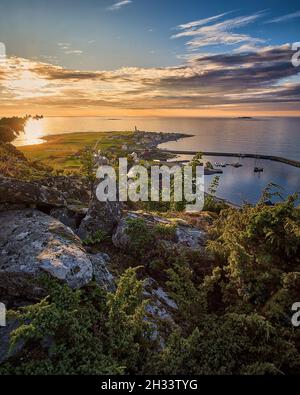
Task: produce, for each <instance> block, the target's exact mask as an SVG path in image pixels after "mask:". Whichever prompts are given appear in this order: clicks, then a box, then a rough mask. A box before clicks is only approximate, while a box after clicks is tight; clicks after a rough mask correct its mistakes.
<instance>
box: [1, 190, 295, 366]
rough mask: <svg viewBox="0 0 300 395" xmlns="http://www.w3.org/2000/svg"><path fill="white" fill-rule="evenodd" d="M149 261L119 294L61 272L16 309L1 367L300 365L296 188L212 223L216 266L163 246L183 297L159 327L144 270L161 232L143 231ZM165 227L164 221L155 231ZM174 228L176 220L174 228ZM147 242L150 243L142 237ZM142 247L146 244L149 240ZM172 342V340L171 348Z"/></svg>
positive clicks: (167, 278)
mask: <svg viewBox="0 0 300 395" xmlns="http://www.w3.org/2000/svg"><path fill="white" fill-rule="evenodd" d="M137 228H139V230H141V229H142V228H143V224H142V223H141V222H138V223H131V229H132V231H131V232H132V237H133V239H134V242H135V247H136V249H137V251H143V253H142V255H140V256H139V255H138V254H136V252H135V250H132V251H129V252H128V253H129V254H132V256H133V258H135V259H136V266H140V265H142V268H140V269H138V268H137V269H133V268H129V269H126V268H124V272H123V275H121V277H120V279H119V282H118V288H117V291H116V293H114V294H110V293H106V292H105V291H103V290H101V289H99V288H98V287H97V286H96V285H89V286H88V287H86V288H84V289H82V290H80V291H72V290H70V289H69V288H67V287H66V286H64V287H62V286H61V285H58V284H56V283H54V282H53V281H51V282H50V283H48V291H49V296H48V297H47V298H46V299H44V300H43V301H41V302H40V303H38V304H36V305H34V306H29V307H25V308H21V309H19V310H18V311H17V312H11V314H12V316H13V317H14V319H17V320H18V321H19V322H22V323H23V324H22V325H21V326H20V327H19V328H18V329H17V330H16V331H15V332H14V334H13V336H12V351H13V350H14V346H16V345H18V344H19V343H20V342H21V341H22V342H24V341H25V345H26V346H25V348H23V349H22V351H21V352H17V353H16V354H14V353H13V354H12V357H11V359H10V361H9V362H8V363H6V364H4V366H2V367H1V373H14V374H15V373H20V374H21V373H25V374H41V373H42V374H107V373H116V374H122V373H134V374H140V373H147V374H148V373H165V374H299V373H300V354H299V351H300V333H299V330H297V328H294V327H293V326H292V324H291V314H292V313H291V306H292V304H293V303H294V302H295V301H297V300H299V298H300V237H299V236H300V210H299V208H295V197H290V198H289V199H288V200H286V201H284V202H281V203H278V204H276V205H275V206H269V205H265V204H264V202H260V203H259V204H258V205H257V206H256V207H253V206H245V207H243V208H242V209H241V210H235V209H227V210H224V211H222V213H221V214H220V216H219V218H218V220H217V221H216V222H215V223H214V225H213V227H212V228H211V237H212V240H211V241H210V242H209V244H208V249H209V250H210V251H212V252H214V254H215V256H216V259H215V261H214V263H212V264H211V265H210V266H209V267H208V266H207V263H205V262H203V261H202V260H201V257H200V256H198V255H197V253H195V254H192V255H187V254H185V253H181V254H178V253H177V252H176V251H171V250H170V251H167V252H166V251H165V253H162V252H161V249H160V247H159V246H157V258H158V257H159V259H160V261H161V264H160V270H162V271H164V275H161V276H160V280H159V281H160V282H161V284H163V285H164V287H166V289H167V290H168V292H169V294H170V295H171V296H172V298H173V299H174V301H176V303H177V305H178V311H177V312H176V314H175V322H174V324H173V325H170V327H167V328H164V330H163V331H162V332H159V333H164V339H163V340H162V339H161V338H160V335H157V328H158V327H159V325H160V323H159V322H153V321H151V319H146V317H147V312H146V310H145V308H146V305H147V301H146V300H145V298H144V297H143V285H142V281H143V278H145V277H146V274H147V270H150V269H149V266H147V259H150V260H151V259H153V256H152V255H151V254H147V246H148V250H151V251H152V252H153V248H155V247H154V245H155V243H151V242H149V243H148V242H147V243H144V241H145V239H146V240H152V237H154V234H152V235H147V234H146V233H145V232H147V231H146V228H145V227H144V228H143V237H142V238H140V239H137V238H136V237H135V234H134V232H135V231H136V229H137ZM161 232H164V231H163V230H162V229H155V234H156V235H157V234H159V233H161ZM164 233H168V237H172V229H169V230H167V231H166V232H164ZM138 243H141V246H139V245H138ZM140 247H141V248H140ZM162 344H164V347H162Z"/></svg>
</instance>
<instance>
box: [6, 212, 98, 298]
mask: <svg viewBox="0 0 300 395" xmlns="http://www.w3.org/2000/svg"><path fill="white" fill-rule="evenodd" d="M0 221H1V224H2V225H1V231H0V294H4V295H5V296H6V295H12V296H16V297H22V296H26V297H30V296H32V297H36V296H40V295H41V294H42V290H41V289H40V288H39V285H38V281H37V279H38V277H39V274H41V273H42V272H46V273H48V274H50V275H51V276H53V277H55V278H57V279H59V280H61V281H63V282H65V283H66V284H68V285H69V286H70V287H72V288H79V287H82V286H84V285H85V284H87V283H88V282H89V281H91V279H92V276H93V269H92V263H91V260H90V258H89V256H88V255H87V253H86V252H85V250H84V249H83V247H82V245H81V242H80V239H79V238H78V237H77V236H76V235H75V234H74V233H73V232H72V230H71V229H70V228H68V227H66V226H65V225H63V224H62V223H60V222H59V221H57V220H56V219H54V218H52V217H49V216H48V215H46V214H43V213H41V212H39V211H37V210H32V209H26V210H20V211H19V210H17V211H7V212H2V213H0Z"/></svg>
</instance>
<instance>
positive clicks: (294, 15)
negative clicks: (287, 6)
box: [265, 10, 300, 23]
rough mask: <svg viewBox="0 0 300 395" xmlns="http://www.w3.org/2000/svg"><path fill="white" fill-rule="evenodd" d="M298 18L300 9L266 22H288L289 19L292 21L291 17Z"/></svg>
mask: <svg viewBox="0 0 300 395" xmlns="http://www.w3.org/2000/svg"><path fill="white" fill-rule="evenodd" d="M296 18H300V10H299V11H296V12H293V13H291V14H287V15H282V16H279V17H278V18H273V19H270V20H269V21H266V22H265V23H280V22H287V21H290V20H291V19H296Z"/></svg>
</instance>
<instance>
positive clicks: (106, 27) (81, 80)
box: [0, 0, 300, 116]
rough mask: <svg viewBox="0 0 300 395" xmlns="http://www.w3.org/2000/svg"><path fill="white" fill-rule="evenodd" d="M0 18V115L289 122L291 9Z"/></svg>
mask: <svg viewBox="0 0 300 395" xmlns="http://www.w3.org/2000/svg"><path fill="white" fill-rule="evenodd" d="M0 11H1V12H0V115H14V114H16V115H19V114H20V115H23V114H26V113H32V114H33V113H42V114H44V115H49V116H56V115H70V116H78V115H88V116H93V115H101V116H132V115H141V116H235V115H238V116H239V115H245V116H247V115H256V114H259V115H295V116H299V115H300V66H299V67H295V65H293V64H292V58H293V56H297V54H296V51H297V46H294V47H293V43H297V42H300V4H299V2H298V1H290V0H286V1H284V2H283V1H277V0H272V1H271V0H259V1H258V0H251V1H244V2H241V1H240V0H239V1H236V0H228V1H220V0H210V1H199V0H185V1H183V0H163V1H162V0H59V1H58V0H52V1H51V2H50V1H46V0H26V1H24V0H1V3H0ZM1 43H2V44H1ZM4 48H5V49H4ZM299 50H300V44H299ZM4 51H5V53H6V57H4V56H1V54H2V55H4ZM298 58H299V59H300V55H299V57H298Z"/></svg>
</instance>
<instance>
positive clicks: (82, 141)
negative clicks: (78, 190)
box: [18, 132, 136, 170]
mask: <svg viewBox="0 0 300 395" xmlns="http://www.w3.org/2000/svg"><path fill="white" fill-rule="evenodd" d="M44 140H45V143H43V144H39V145H31V146H25V147H18V149H19V150H20V151H22V152H23V153H24V154H25V156H26V157H27V158H28V159H29V160H38V161H42V162H43V163H45V164H46V165H49V166H51V167H53V168H54V169H57V170H60V169H64V170H68V169H70V170H75V169H78V168H79V167H80V161H79V157H78V155H77V154H78V153H79V152H80V151H81V150H82V149H84V148H85V147H93V148H96V147H97V149H101V150H103V151H104V152H105V151H107V150H109V151H110V152H113V153H114V154H116V155H118V154H120V153H121V152H122V145H123V144H127V145H128V146H129V147H130V148H131V149H132V150H134V148H135V142H136V141H135V140H136V139H135V133H134V132H99V133H70V134H61V135H54V136H47V137H44Z"/></svg>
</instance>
